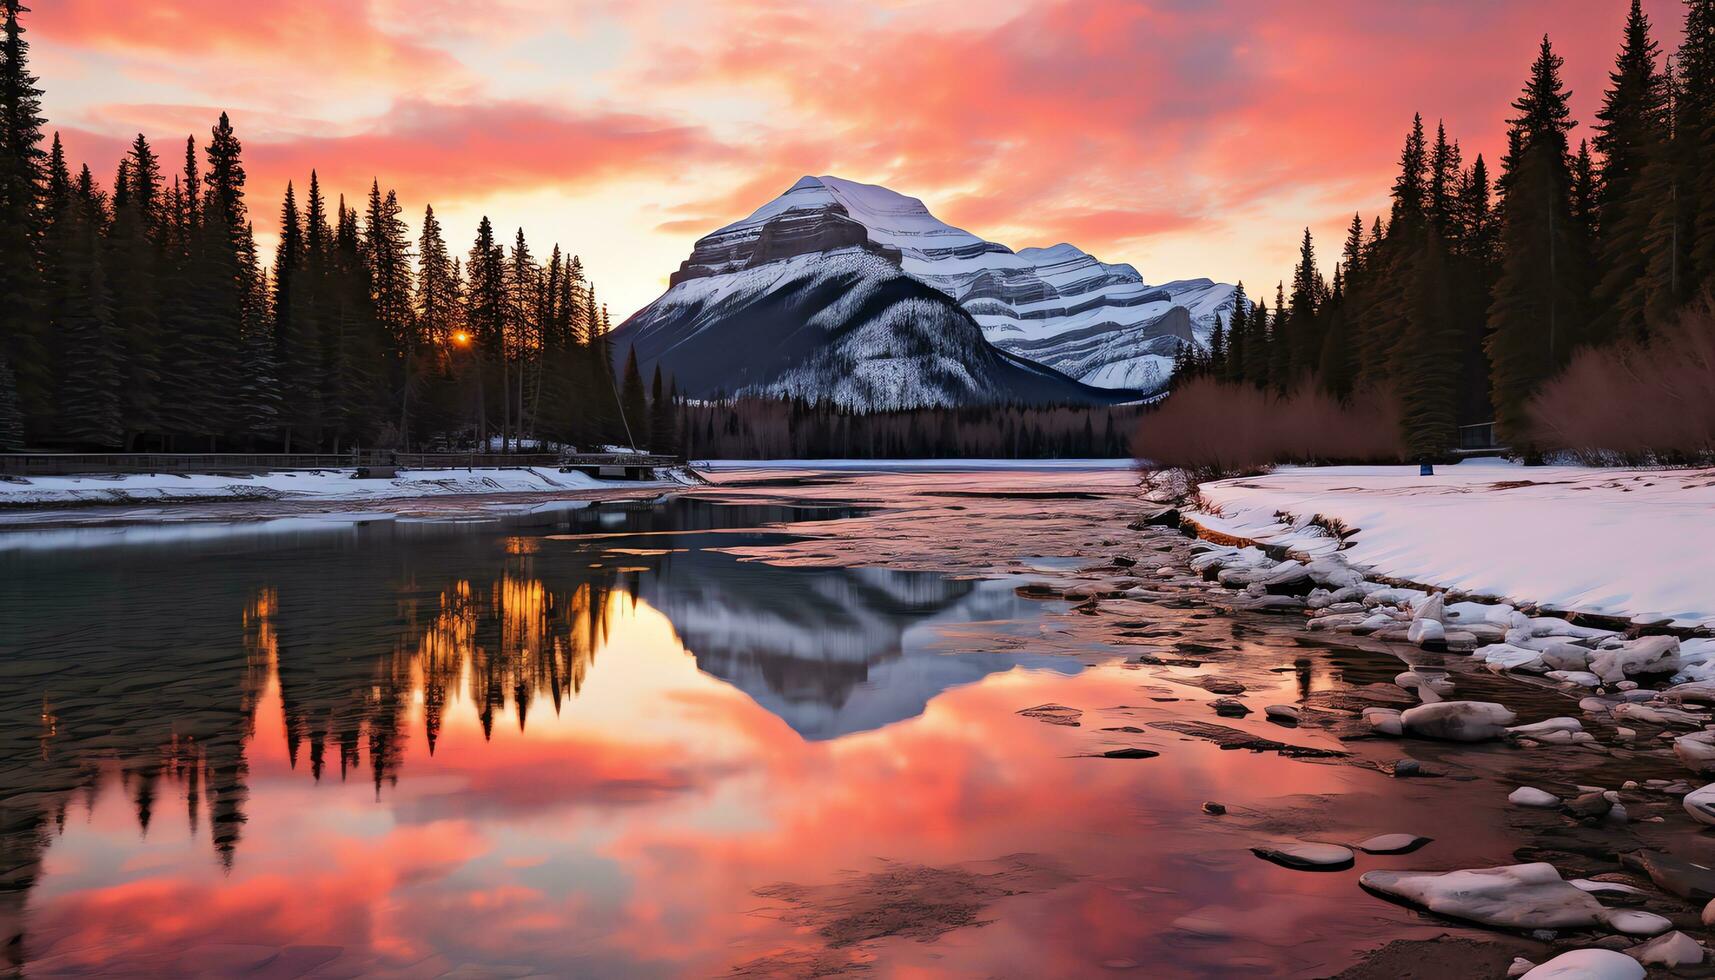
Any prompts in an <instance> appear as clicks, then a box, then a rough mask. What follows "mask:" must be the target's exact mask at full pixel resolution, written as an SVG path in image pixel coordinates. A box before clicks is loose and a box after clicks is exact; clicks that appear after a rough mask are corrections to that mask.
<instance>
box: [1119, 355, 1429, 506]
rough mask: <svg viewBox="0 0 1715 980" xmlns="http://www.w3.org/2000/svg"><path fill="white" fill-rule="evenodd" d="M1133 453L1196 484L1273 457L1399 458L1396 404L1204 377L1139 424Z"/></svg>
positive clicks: (1254, 468) (1376, 396)
mask: <svg viewBox="0 0 1715 980" xmlns="http://www.w3.org/2000/svg"><path fill="white" fill-rule="evenodd" d="M1131 448H1132V454H1133V455H1134V456H1136V457H1137V458H1138V459H1139V460H1140V461H1142V462H1143V465H1144V466H1145V468H1150V467H1157V468H1165V467H1177V468H1179V469H1183V470H1185V471H1186V472H1187V473H1188V474H1190V476H1191V478H1192V479H1193V480H1195V481H1197V482H1203V481H1204V480H1212V479H1220V478H1222V477H1226V476H1234V475H1239V474H1243V473H1255V472H1259V471H1261V470H1263V469H1264V468H1266V467H1268V466H1270V465H1272V464H1274V463H1374V462H1398V461H1399V460H1400V459H1401V458H1402V457H1403V456H1404V454H1405V447H1404V444H1403V443H1402V442H1401V440H1400V435H1399V405H1398V403H1397V401H1396V400H1395V399H1394V398H1392V397H1391V396H1389V395H1385V394H1381V393H1377V392H1366V393H1360V394H1358V395H1354V396H1353V397H1352V399H1351V400H1350V402H1348V403H1342V402H1340V401H1339V400H1338V399H1336V398H1333V397H1330V396H1328V395H1326V394H1323V393H1321V392H1319V391H1315V390H1308V389H1307V390H1302V391H1299V392H1297V393H1295V394H1293V395H1290V396H1286V397H1281V396H1277V395H1273V394H1270V393H1268V392H1264V391H1258V390H1257V389H1256V388H1254V387H1252V386H1250V385H1244V384H1227V383H1224V382H1220V381H1214V380H1211V379H1208V378H1198V379H1196V380H1194V381H1190V382H1187V383H1186V384H1185V385H1183V386H1182V387H1180V388H1179V389H1178V390H1176V391H1175V392H1174V393H1173V394H1172V395H1170V396H1169V397H1168V398H1167V399H1165V400H1164V401H1163V402H1162V403H1161V405H1160V406H1159V407H1158V408H1156V409H1155V410H1154V411H1151V412H1149V413H1148V414H1146V415H1145V416H1144V417H1143V418H1142V419H1141V420H1140V421H1139V422H1138V427H1137V431H1136V433H1135V434H1133V436H1132V440H1131Z"/></svg>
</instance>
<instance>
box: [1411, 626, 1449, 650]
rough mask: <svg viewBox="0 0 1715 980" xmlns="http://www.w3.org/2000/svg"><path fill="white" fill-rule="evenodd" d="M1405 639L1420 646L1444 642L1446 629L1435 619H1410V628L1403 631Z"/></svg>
mask: <svg viewBox="0 0 1715 980" xmlns="http://www.w3.org/2000/svg"><path fill="white" fill-rule="evenodd" d="M1405 639H1406V642H1408V643H1415V644H1417V645H1418V646H1420V647H1428V646H1434V645H1436V644H1445V643H1446V642H1447V631H1446V630H1445V629H1444V628H1442V626H1441V624H1440V623H1439V622H1437V621H1436V620H1433V619H1414V620H1412V621H1411V628H1410V629H1409V630H1407V631H1406V633H1405Z"/></svg>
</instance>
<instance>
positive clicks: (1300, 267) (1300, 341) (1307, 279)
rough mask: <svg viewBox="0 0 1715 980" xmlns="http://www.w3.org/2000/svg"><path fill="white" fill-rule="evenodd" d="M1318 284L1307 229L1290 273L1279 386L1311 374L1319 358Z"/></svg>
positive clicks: (1312, 246) (1289, 385) (1319, 279)
mask: <svg viewBox="0 0 1715 980" xmlns="http://www.w3.org/2000/svg"><path fill="white" fill-rule="evenodd" d="M1321 285H1322V276H1321V273H1319V272H1317V271H1316V246H1315V243H1314V242H1312V241H1311V238H1310V229H1309V228H1305V229H1304V238H1303V240H1302V241H1301V242H1300V243H1299V246H1298V264H1297V265H1296V266H1295V267H1293V270H1292V299H1291V303H1292V305H1291V306H1290V308H1289V312H1288V314H1287V318H1286V320H1287V328H1286V333H1285V338H1284V339H1285V346H1286V351H1285V357H1284V358H1283V363H1284V365H1285V369H1286V370H1285V375H1286V380H1285V381H1284V383H1282V384H1281V385H1280V387H1282V388H1290V387H1291V386H1292V385H1293V384H1294V383H1296V381H1297V380H1298V379H1299V378H1301V377H1303V376H1305V375H1308V374H1314V373H1315V372H1316V369H1317V367H1318V364H1319V362H1320V361H1321V356H1322V331H1321V324H1320V323H1319V322H1318V320H1317V318H1316V303H1317V300H1318V298H1319V297H1318V293H1319V292H1320V288H1321Z"/></svg>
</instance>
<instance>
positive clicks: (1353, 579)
mask: <svg viewBox="0 0 1715 980" xmlns="http://www.w3.org/2000/svg"><path fill="white" fill-rule="evenodd" d="M1304 570H1305V571H1307V572H1309V573H1310V578H1311V579H1312V580H1313V581H1314V582H1315V583H1316V584H1317V585H1321V586H1325V587H1327V588H1330V589H1348V588H1351V587H1353V586H1355V585H1357V584H1358V583H1359V582H1362V581H1363V580H1364V576H1363V574H1362V573H1361V572H1359V571H1358V570H1357V569H1355V568H1353V567H1352V566H1350V565H1348V564H1346V563H1345V562H1344V561H1342V560H1340V559H1338V558H1318V559H1316V560H1315V561H1313V562H1311V563H1310V564H1308V565H1306V566H1304Z"/></svg>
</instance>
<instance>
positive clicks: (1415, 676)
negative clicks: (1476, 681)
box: [1393, 670, 1453, 701]
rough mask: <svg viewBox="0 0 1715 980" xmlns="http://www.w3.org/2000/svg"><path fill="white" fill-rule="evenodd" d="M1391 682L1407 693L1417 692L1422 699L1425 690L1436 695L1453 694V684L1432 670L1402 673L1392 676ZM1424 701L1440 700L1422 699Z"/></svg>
mask: <svg viewBox="0 0 1715 980" xmlns="http://www.w3.org/2000/svg"><path fill="white" fill-rule="evenodd" d="M1393 682H1394V683H1395V684H1398V685H1399V686H1400V687H1403V688H1405V689H1406V690H1408V691H1417V692H1418V696H1419V697H1423V691H1424V689H1425V688H1427V689H1428V690H1430V691H1433V692H1435V693H1436V694H1452V693H1453V682H1452V681H1450V680H1448V679H1447V675H1446V674H1442V673H1438V672H1436V671H1434V670H1407V671H1402V672H1400V673H1398V674H1396V675H1394V678H1393ZM1424 700H1425V701H1439V700H1440V698H1424Z"/></svg>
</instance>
